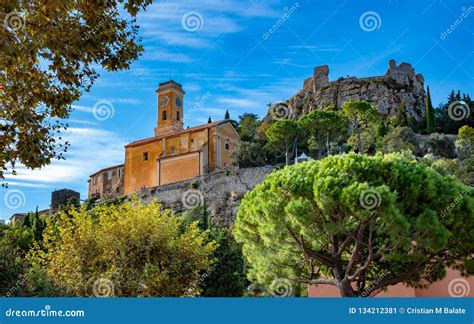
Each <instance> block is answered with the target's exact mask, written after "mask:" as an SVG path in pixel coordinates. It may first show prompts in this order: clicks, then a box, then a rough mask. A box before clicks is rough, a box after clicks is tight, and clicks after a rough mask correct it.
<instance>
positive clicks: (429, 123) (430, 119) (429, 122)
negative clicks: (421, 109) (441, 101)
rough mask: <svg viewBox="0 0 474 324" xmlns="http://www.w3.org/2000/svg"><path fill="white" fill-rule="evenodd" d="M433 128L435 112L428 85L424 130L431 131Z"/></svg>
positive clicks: (429, 132)
mask: <svg viewBox="0 0 474 324" xmlns="http://www.w3.org/2000/svg"><path fill="white" fill-rule="evenodd" d="M434 130H435V114H434V109H433V104H432V102H431V95H430V87H428V89H427V92H426V132H427V133H428V134H431V133H433V132H434Z"/></svg>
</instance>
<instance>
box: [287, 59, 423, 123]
mask: <svg viewBox="0 0 474 324" xmlns="http://www.w3.org/2000/svg"><path fill="white" fill-rule="evenodd" d="M328 75H329V67H328V66H327V65H322V66H318V67H315V68H314V73H313V76H312V77H310V78H308V79H306V80H305V81H304V86H303V89H301V90H300V91H299V92H298V93H297V94H296V95H295V96H294V97H292V98H291V99H289V106H290V107H291V115H292V116H293V117H298V116H300V115H304V114H307V113H309V112H311V111H313V110H318V109H323V108H326V107H328V106H333V107H335V108H337V109H340V108H341V107H342V106H343V105H344V103H345V102H346V101H347V100H349V99H359V100H366V101H368V102H370V103H372V104H373V105H374V106H376V107H377V108H378V109H379V111H380V114H381V115H382V116H391V115H394V114H395V113H396V112H397V109H398V108H399V107H400V106H404V107H405V109H406V111H407V113H408V114H409V116H410V115H411V116H414V117H415V118H416V119H417V120H419V119H420V118H422V117H423V116H424V115H425V99H426V98H425V96H426V95H425V90H424V78H423V75H421V74H416V73H415V69H414V68H413V67H412V66H411V64H409V63H401V64H399V65H397V64H396V62H395V60H390V62H389V67H388V70H387V73H385V75H383V76H375V77H368V78H356V77H347V78H339V79H337V80H336V81H332V82H330V81H329V78H328Z"/></svg>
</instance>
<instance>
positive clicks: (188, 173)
mask: <svg viewBox="0 0 474 324" xmlns="http://www.w3.org/2000/svg"><path fill="white" fill-rule="evenodd" d="M156 93H157V99H158V107H157V111H158V118H157V125H156V128H155V130H154V133H155V134H154V136H153V137H150V138H146V139H143V140H138V141H135V142H132V143H130V144H128V145H126V146H125V163H124V164H122V165H118V166H114V167H110V168H106V169H103V170H100V171H98V172H96V173H94V174H93V175H91V176H90V177H89V197H91V198H101V199H103V198H105V199H107V198H115V197H117V196H120V195H128V194H130V193H133V192H135V191H138V190H140V189H142V188H150V187H156V186H161V185H165V184H169V183H174V182H179V181H183V180H188V179H191V178H193V177H196V176H200V175H203V174H206V173H209V172H212V171H217V170H222V169H224V168H225V167H227V166H231V165H232V164H234V163H235V157H234V154H233V153H234V152H235V150H236V148H237V145H238V143H239V141H240V136H239V134H238V133H237V131H236V130H235V129H234V127H233V126H232V124H231V123H230V121H229V120H221V121H216V122H211V121H209V122H208V123H207V124H204V125H199V126H195V127H191V128H186V129H185V128H183V117H184V94H185V92H184V90H183V88H182V86H181V85H180V84H179V83H177V82H175V81H172V80H170V81H167V82H163V83H160V84H159V87H158V89H157V90H156Z"/></svg>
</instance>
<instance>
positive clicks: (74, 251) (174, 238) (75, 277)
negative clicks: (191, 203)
mask: <svg viewBox="0 0 474 324" xmlns="http://www.w3.org/2000/svg"><path fill="white" fill-rule="evenodd" d="M215 248H216V247H215V243H214V241H212V242H209V240H208V239H207V232H203V231H201V230H200V229H199V228H198V227H197V224H196V223H192V224H191V225H189V226H187V227H184V226H183V225H182V222H181V220H180V219H179V218H178V217H175V215H174V214H173V213H172V212H171V211H170V210H167V209H163V208H162V206H161V205H160V204H158V203H156V202H153V203H151V204H148V205H142V203H141V202H139V201H138V200H137V199H136V197H135V198H133V199H132V201H130V202H125V203H122V204H119V205H105V204H104V205H99V206H96V207H95V208H94V209H91V210H86V207H85V206H83V207H82V208H80V209H77V210H70V211H68V212H67V213H64V212H63V213H61V214H60V215H59V216H58V218H56V219H54V220H52V221H51V222H50V223H49V224H48V228H47V230H46V232H45V234H44V240H43V242H42V247H41V248H39V247H38V246H37V247H36V248H35V249H33V251H32V252H31V253H30V259H31V260H33V261H35V262H36V263H37V264H41V266H43V267H46V268H47V272H48V276H49V277H50V280H52V281H53V283H54V284H55V285H56V286H58V287H62V288H64V289H66V290H68V291H69V292H70V293H71V294H72V295H74V296H88V295H96V291H94V289H93V288H94V287H91V285H93V284H94V282H96V283H97V280H99V279H100V280H102V281H103V280H107V282H108V283H109V285H112V288H113V289H109V290H108V292H109V293H110V292H113V296H182V295H185V294H186V295H196V294H197V293H198V292H199V291H198V288H196V287H197V284H196V283H197V281H198V280H199V274H200V273H202V272H204V271H206V270H207V269H209V268H210V266H211V265H212V260H211V254H212V253H213V251H214V250H215ZM99 282H101V281H99ZM108 288H110V287H108Z"/></svg>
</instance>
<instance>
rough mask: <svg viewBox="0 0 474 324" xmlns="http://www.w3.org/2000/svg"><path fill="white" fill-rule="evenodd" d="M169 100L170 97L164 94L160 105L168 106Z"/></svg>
mask: <svg viewBox="0 0 474 324" xmlns="http://www.w3.org/2000/svg"><path fill="white" fill-rule="evenodd" d="M169 101H170V98H168V96H163V97H161V100H160V105H161V106H166V105H167V104H168V102H169Z"/></svg>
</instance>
